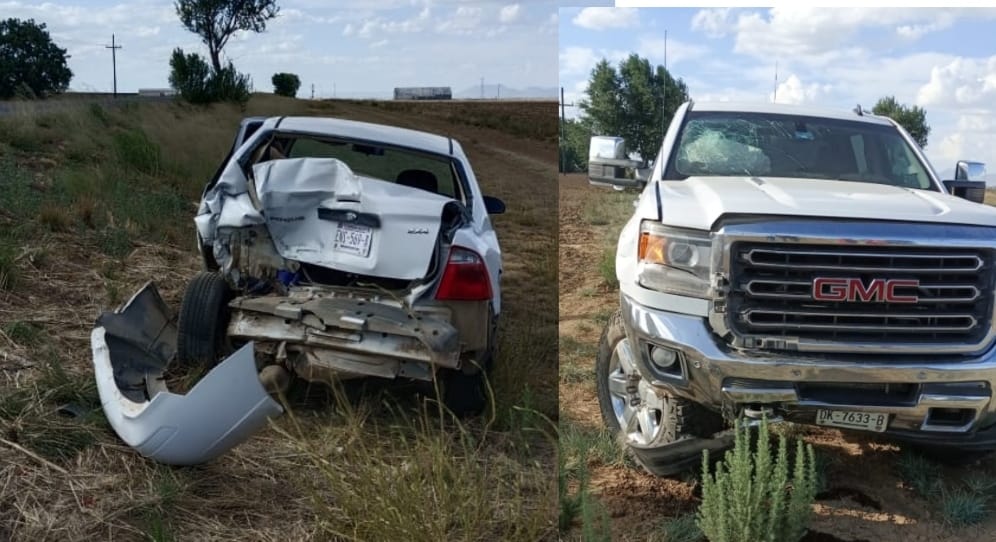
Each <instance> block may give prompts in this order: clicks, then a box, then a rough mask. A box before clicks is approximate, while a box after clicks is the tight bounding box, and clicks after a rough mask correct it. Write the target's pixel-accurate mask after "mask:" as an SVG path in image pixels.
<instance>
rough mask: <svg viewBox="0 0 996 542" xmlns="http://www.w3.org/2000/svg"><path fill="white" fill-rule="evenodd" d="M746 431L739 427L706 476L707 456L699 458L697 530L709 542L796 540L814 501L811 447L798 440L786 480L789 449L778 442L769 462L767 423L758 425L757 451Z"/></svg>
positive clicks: (800, 534) (740, 425) (814, 479)
mask: <svg viewBox="0 0 996 542" xmlns="http://www.w3.org/2000/svg"><path fill="white" fill-rule="evenodd" d="M750 441H751V439H750V434H749V429H747V428H746V427H745V426H744V424H742V423H738V424H737V429H736V439H735V444H734V447H733V449H732V450H730V451H728V452H727V453H726V456H725V459H724V461H721V462H719V463H717V464H716V472H715V474H711V473H710V471H709V470H710V469H709V452H708V450H707V451H704V452H703V454H702V504H701V505H700V506H699V511H698V516H697V519H698V525H699V527H700V528H701V529H702V532H703V533H704V534H705V536H706V538H708V539H709V540H710V542H740V541H744V540H766V541H769V542H783V541H785V542H787V541H793V542H794V541H797V540H799V539H800V538H802V535H803V534H805V532H806V527H807V525H808V523H809V519H810V516H811V514H812V504H813V501H814V500H815V499H816V469H815V457H814V452H813V447H812V446H811V445H805V446H804V445H803V442H802V441H801V440H797V441H796V453H795V461H794V469H793V472H792V475H791V477H790V476H789V458H788V444H787V441H788V439H786V438H785V437H784V436H783V435H780V436H779V439H778V453H777V456H776V457H774V458H772V454H771V444H770V435H769V432H768V423H767V421H766V420H762V421H761V424H760V426H759V427H758V431H757V447H756V449H754V450H752V449H751V442H750Z"/></svg>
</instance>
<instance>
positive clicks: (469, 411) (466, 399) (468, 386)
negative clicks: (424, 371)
mask: <svg viewBox="0 0 996 542" xmlns="http://www.w3.org/2000/svg"><path fill="white" fill-rule="evenodd" d="M488 327H489V331H488V333H489V336H488V347H487V350H485V351H484V352H483V353H482V354H481V355H479V356H478V358H480V359H475V360H474V361H475V363H474V364H470V365H468V366H465V367H464V369H462V370H456V371H446V372H445V373H443V374H444V375H445V376H444V378H443V379H442V381H441V382H440V384H441V388H442V389H441V390H440V392H441V393H440V395H442V399H443V404H444V405H446V408H448V409H449V410H450V411H451V412H453V413H454V414H456V415H457V416H460V417H463V416H472V415H475V414H480V413H481V412H484V409H485V408H487V406H488V399H489V392H488V376H489V375H490V374H491V369H492V367H493V365H494V359H495V351H496V349H497V346H496V341H495V337H496V336H497V331H498V320H497V318H495V317H492V319H491V323H490V325H489V326H488Z"/></svg>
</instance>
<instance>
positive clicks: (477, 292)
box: [436, 247, 491, 301]
mask: <svg viewBox="0 0 996 542" xmlns="http://www.w3.org/2000/svg"><path fill="white" fill-rule="evenodd" d="M436 299H439V300H449V301H484V300H487V299H491V277H490V276H489V275H488V268H487V267H486V266H485V265H484V259H482V258H481V257H480V256H479V255H478V254H477V253H476V252H474V251H473V250H470V249H466V248H463V247H453V248H451V249H450V257H449V259H448V260H447V262H446V269H444V270H443V279H442V280H441V281H440V282H439V289H438V290H437V291H436Z"/></svg>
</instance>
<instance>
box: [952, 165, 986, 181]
mask: <svg viewBox="0 0 996 542" xmlns="http://www.w3.org/2000/svg"><path fill="white" fill-rule="evenodd" d="M985 174H986V165H985V164H984V163H982V162H971V161H968V160H959V161H958V163H957V164H955V180H956V181H979V180H982V176H983V175H985Z"/></svg>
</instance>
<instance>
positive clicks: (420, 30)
mask: <svg viewBox="0 0 996 542" xmlns="http://www.w3.org/2000/svg"><path fill="white" fill-rule="evenodd" d="M278 3H279V5H280V6H281V8H282V11H281V16H280V17H279V18H278V19H277V20H276V21H272V22H271V23H270V25H269V28H268V31H267V32H266V33H264V34H261V35H244V36H238V37H236V38H235V39H233V40H232V41H231V42H230V44H229V45H228V47H227V48H226V53H227V56H228V58H231V59H232V60H233V61H234V62H235V65H236V67H237V68H238V69H239V70H240V71H244V72H248V73H250V74H251V75H252V76H253V81H254V83H255V86H256V88H257V89H258V90H264V91H270V90H272V85H271V84H270V77H271V76H272V75H273V73H275V72H277V71H289V72H293V73H297V74H298V75H299V76H300V77H301V80H302V86H301V91H300V95H302V96H304V95H310V87H311V84H314V85H315V93H316V95H317V96H321V97H327V96H332V94H333V90H334V91H335V93H336V95H337V96H339V97H350V96H353V97H368V96H369V97H387V96H390V95H391V91H392V89H393V88H394V87H395V86H421V85H425V86H450V87H452V88H453V90H454V92H458V91H460V90H463V89H466V88H468V87H479V86H480V81H481V77H484V79H485V84H490V85H494V84H501V85H502V86H503V87H511V88H525V87H530V86H533V87H550V88H554V87H556V85H557V51H556V44H557V7H558V3H557V2H556V1H555V0H517V1H516V0H476V1H458V0H376V1H361V0H337V1H335V2H331V1H325V0H280V1H279V2H278ZM561 3H563V2H561ZM581 4H582V5H596V2H591V1H586V2H581ZM0 14H2V16H3V17H17V18H24V19H26V18H34V19H35V20H37V21H41V22H45V23H46V24H47V25H48V28H49V31H50V32H51V34H52V36H53V37H54V39H55V40H56V42H57V43H58V44H59V45H60V46H62V47H65V48H67V49H69V53H70V55H71V56H72V58H70V61H69V64H70V68H71V69H72V70H73V73H74V74H75V75H74V77H73V80H72V81H71V83H70V87H71V88H72V89H74V90H94V91H109V90H110V89H111V85H112V83H111V81H112V71H111V52H110V50H108V49H105V48H104V45H106V44H110V41H111V33H115V34H116V35H117V41H118V43H119V44H121V45H123V46H124V48H123V49H121V50H119V51H118V58H117V62H118V89H119V90H121V91H130V92H134V91H135V90H137V89H138V88H161V87H166V86H168V83H167V77H168V72H169V66H168V62H169V55H170V52H171V51H172V50H173V48H174V47H177V46H179V47H182V48H183V49H184V50H186V51H199V52H202V53H204V52H206V51H205V49H204V48H203V47H202V46H201V44H200V43H199V41H198V39H197V37H196V36H195V35H193V34H191V33H189V32H187V31H186V30H184V29H183V27H182V26H181V25H180V23H179V21H178V19H177V17H176V14H175V12H174V9H173V2H172V0H133V1H125V0H49V1H47V2H32V1H30V0H0ZM333 87H334V88H333Z"/></svg>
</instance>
